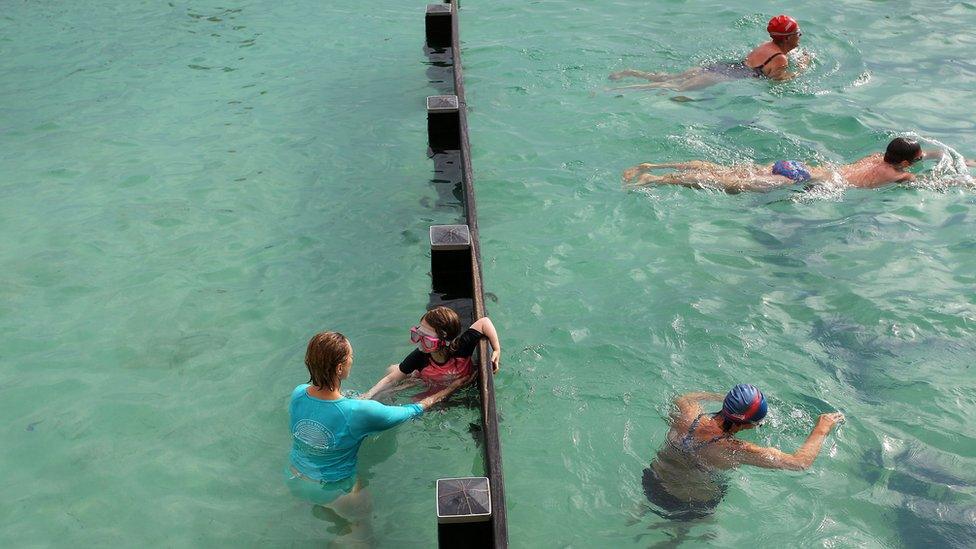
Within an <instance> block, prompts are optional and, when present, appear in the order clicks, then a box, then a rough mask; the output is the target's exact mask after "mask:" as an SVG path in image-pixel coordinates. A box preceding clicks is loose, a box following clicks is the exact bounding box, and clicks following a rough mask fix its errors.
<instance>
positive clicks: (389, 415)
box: [288, 383, 424, 482]
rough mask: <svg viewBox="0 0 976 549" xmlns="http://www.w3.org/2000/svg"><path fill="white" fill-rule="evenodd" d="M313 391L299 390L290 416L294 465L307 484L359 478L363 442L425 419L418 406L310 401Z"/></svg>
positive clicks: (360, 401)
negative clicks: (357, 461)
mask: <svg viewBox="0 0 976 549" xmlns="http://www.w3.org/2000/svg"><path fill="white" fill-rule="evenodd" d="M308 387H309V385H308V384H307V383H306V384H303V385H299V386H298V387H295V390H294V391H292V393H291V402H290V403H289V405H288V412H289V415H290V416H291V433H292V447H291V456H290V458H291V464H292V466H293V467H295V469H297V470H298V472H299V473H301V474H303V475H305V476H306V477H308V478H311V479H315V480H319V481H324V482H334V481H337V480H342V479H345V478H349V477H351V476H353V475H355V474H356V454H357V453H358V452H359V446H360V445H361V444H362V443H363V439H365V438H366V437H368V436H369V435H372V434H374V433H379V432H380V431H385V430H386V429H389V428H391V427H396V426H397V425H399V424H401V423H403V422H405V421H407V420H408V419H411V418H415V417H417V416H419V415H420V414H422V413H423V411H424V409H423V408H421V407H420V405H419V404H408V405H406V406H387V405H385V404H381V403H379V402H376V401H375V400H359V399H349V398H340V399H338V400H322V399H318V398H315V397H312V396H309V395H308V393H307V392H306V389H308Z"/></svg>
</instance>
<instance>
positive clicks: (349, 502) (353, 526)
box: [326, 480, 373, 547]
mask: <svg viewBox="0 0 976 549" xmlns="http://www.w3.org/2000/svg"><path fill="white" fill-rule="evenodd" d="M326 507H328V508H329V509H331V510H333V511H335V512H336V514H338V515H339V516H341V517H342V518H343V519H345V520H347V521H349V525H350V532H349V533H348V534H347V535H345V536H340V537H338V538H336V539H335V540H333V543H332V544H333V545H335V546H338V547H370V546H372V544H373V527H372V520H371V519H372V514H373V501H372V498H371V497H370V494H369V492H368V491H367V490H366V489H365V488H363V487H362V485H361V484H360V483H359V480H357V481H356V485H355V486H354V487H353V489H352V492H349V493H348V494H345V495H343V496H341V497H339V498H338V499H336V500H335V501H333V502H332V503H330V504H329V505H327V506H326Z"/></svg>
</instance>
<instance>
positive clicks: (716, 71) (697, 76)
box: [610, 15, 809, 91]
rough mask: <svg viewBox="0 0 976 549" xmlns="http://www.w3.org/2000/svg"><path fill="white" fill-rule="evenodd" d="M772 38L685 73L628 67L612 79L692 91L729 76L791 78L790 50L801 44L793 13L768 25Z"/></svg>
mask: <svg viewBox="0 0 976 549" xmlns="http://www.w3.org/2000/svg"><path fill="white" fill-rule="evenodd" d="M766 31H767V32H769V37H770V40H769V41H768V42H764V43H762V44H760V45H759V46H757V47H756V48H755V49H754V50H752V51H751V52H749V55H747V56H746V58H745V60H743V61H736V62H731V63H729V62H726V63H715V64H712V65H708V66H706V67H695V68H692V69H688V70H686V71H684V72H682V73H678V74H671V73H660V72H642V71H636V70H625V71H620V72H615V73H613V74H611V75H610V79H611V80H619V79H620V78H623V77H625V76H632V77H635V78H643V79H646V80H649V81H650V83H649V84H638V85H636V86H625V87H623V88H616V89H666V90H674V91H688V90H697V89H700V88H705V87H708V86H711V85H713V84H717V83H719V82H723V81H726V80H734V79H737V78H769V79H772V80H791V79H793V78H795V77H796V76H797V73H796V72H791V71H790V70H789V56H788V54H789V53H790V52H791V51H793V50H794V49H796V47H797V46H799V44H800V37H801V36H803V33H802V32H800V24H799V23H797V22H796V19H793V18H792V17H790V16H789V15H777V16H776V17H773V18H772V19H770V20H769V24H767V25H766ZM797 64H798V65H799V67H800V68H801V69H803V68H806V66H807V65H808V64H809V56H806V55H804V56H802V57H801V58H800V60H799V61H798V62H797Z"/></svg>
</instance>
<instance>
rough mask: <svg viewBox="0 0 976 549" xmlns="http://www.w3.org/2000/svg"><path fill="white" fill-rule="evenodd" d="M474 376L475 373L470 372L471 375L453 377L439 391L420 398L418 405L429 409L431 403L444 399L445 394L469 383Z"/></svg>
mask: <svg viewBox="0 0 976 549" xmlns="http://www.w3.org/2000/svg"><path fill="white" fill-rule="evenodd" d="M474 376H475V374H471V375H468V376H464V377H462V378H459V379H455V380H454V381H453V382H452V383H451V384H450V385H448V386H447V387H445V388H443V389H441V390H440V391H438V392H436V393H434V394H432V395H430V396H429V397H427V398H425V399H423V400H421V401H420V402H418V403H417V404H419V405H420V407H421V408H423V409H424V410H428V409H430V407H431V406H433V405H435V404H437V403H438V402H440V401H442V400H444V398H445V397H446V396H447V395H449V394H451V393H453V392H454V391H456V390H458V388H460V387H464V386H465V385H467V384H468V383H470V382H471V380H472V379H474Z"/></svg>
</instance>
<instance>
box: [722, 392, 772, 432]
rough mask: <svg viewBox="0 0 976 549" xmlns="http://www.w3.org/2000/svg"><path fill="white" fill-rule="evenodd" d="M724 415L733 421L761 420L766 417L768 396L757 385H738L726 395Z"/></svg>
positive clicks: (753, 421)
mask: <svg viewBox="0 0 976 549" xmlns="http://www.w3.org/2000/svg"><path fill="white" fill-rule="evenodd" d="M722 415H723V416H724V417H725V419H727V420H729V421H731V422H732V423H756V422H759V421H761V420H762V418H764V417H766V397H764V396H763V394H762V391H760V390H759V389H757V388H756V386H755V385H749V384H746V383H743V384H741V385H736V386H735V387H732V390H731V391H729V394H727V395H725V402H723V403H722Z"/></svg>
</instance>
